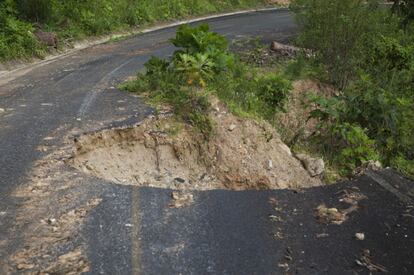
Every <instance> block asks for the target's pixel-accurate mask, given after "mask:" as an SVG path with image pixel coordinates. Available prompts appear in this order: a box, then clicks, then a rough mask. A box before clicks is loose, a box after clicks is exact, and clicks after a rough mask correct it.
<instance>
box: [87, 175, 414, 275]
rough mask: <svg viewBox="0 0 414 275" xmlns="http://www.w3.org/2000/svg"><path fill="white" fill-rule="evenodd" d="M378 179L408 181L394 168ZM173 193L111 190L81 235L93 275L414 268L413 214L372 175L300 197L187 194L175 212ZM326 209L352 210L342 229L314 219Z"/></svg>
mask: <svg viewBox="0 0 414 275" xmlns="http://www.w3.org/2000/svg"><path fill="white" fill-rule="evenodd" d="M376 175H377V177H380V178H383V179H385V178H386V177H389V178H394V179H396V180H398V181H404V180H403V179H401V178H399V176H397V175H396V174H394V173H393V172H392V171H390V170H386V171H384V172H381V173H378V174H376ZM404 184H412V183H408V182H405V183H404ZM172 193H173V191H172V190H168V189H158V188H150V187H141V188H138V187H131V186H115V185H108V186H107V187H106V191H105V193H104V194H103V202H102V203H101V204H100V205H99V206H98V207H97V208H95V209H94V210H93V211H92V213H91V215H90V216H89V217H88V219H87V221H86V224H85V227H84V228H83V232H82V234H83V235H84V236H85V238H86V239H87V240H88V243H89V244H91V245H90V246H89V248H88V253H89V255H90V260H91V270H92V271H93V272H92V273H97V274H99V273H102V274H103V273H105V274H133V273H135V274H138V273H140V274H209V273H211V274H369V273H370V272H388V273H389V274H411V272H412V271H413V270H414V257H413V255H414V254H413V251H414V234H413V232H414V218H413V217H414V208H413V206H412V205H410V204H406V203H404V202H402V201H401V200H400V199H399V198H398V197H397V196H396V195H395V194H393V193H391V192H389V191H387V190H386V189H384V188H383V187H382V186H381V185H380V184H378V182H376V181H375V180H373V179H372V178H370V177H369V176H362V177H361V178H359V179H358V180H356V181H352V182H343V183H338V184H335V185H331V186H325V187H314V188H310V189H304V190H303V191H292V190H274V191H270V190H268V191H253V190H250V191H241V192H240V191H228V190H227V191H226V190H211V191H192V192H191V195H192V197H193V201H192V202H191V203H190V204H189V205H188V206H186V207H180V208H175V207H172V206H171V203H172V201H174V196H172ZM322 204H324V205H326V206H328V207H329V208H331V209H332V208H335V209H337V211H338V212H341V213H346V212H347V211H346V210H347V209H349V207H350V206H355V209H354V210H353V211H351V212H349V213H347V214H346V217H343V218H342V219H341V220H340V221H341V222H340V224H338V223H335V222H334V221H331V222H330V221H329V220H328V221H322V220H321V219H320V218H321V217H320V216H319V212H318V210H317V209H318V207H319V206H320V205H322ZM97 229H98V230H97ZM358 233H359V234H361V233H362V234H363V235H364V239H363V240H362V239H361V238H360V239H358V238H357V237H356V234H358ZM357 236H359V235H357ZM367 253H368V254H369V257H368V256H367Z"/></svg>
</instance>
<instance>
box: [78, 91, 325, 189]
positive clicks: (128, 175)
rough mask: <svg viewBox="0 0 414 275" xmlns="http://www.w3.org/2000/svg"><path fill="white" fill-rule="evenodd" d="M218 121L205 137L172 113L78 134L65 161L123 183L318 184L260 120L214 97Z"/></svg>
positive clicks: (173, 185)
mask: <svg viewBox="0 0 414 275" xmlns="http://www.w3.org/2000/svg"><path fill="white" fill-rule="evenodd" d="M212 105H213V106H212V111H211V112H210V113H209V116H210V118H211V120H212V121H213V123H214V124H215V130H214V131H215V132H214V134H213V136H212V137H211V138H210V139H209V140H206V139H204V138H203V137H202V136H201V135H200V134H198V133H197V131H195V130H194V129H193V128H192V127H191V126H190V125H188V124H185V123H182V122H178V121H177V120H176V119H175V118H174V117H173V116H162V117H160V116H158V117H150V118H148V119H146V120H144V121H143V122H142V123H141V124H140V125H138V126H135V127H130V128H120V129H119V128H118V129H107V130H103V131H99V132H95V133H91V134H85V135H82V136H80V137H78V138H76V140H75V143H76V150H75V152H74V155H73V158H72V159H71V161H70V163H71V165H72V166H74V167H76V168H77V169H79V170H81V171H83V172H85V173H87V174H90V175H93V176H96V177H100V178H104V179H106V180H109V181H112V182H115V183H118V184H126V185H139V186H153V187H162V188H173V189H181V190H187V189H188V190H192V189H196V190H211V189H231V190H246V189H281V188H301V187H312V186H318V185H321V184H322V182H321V180H320V179H319V178H318V177H312V176H310V175H309V173H308V172H307V171H306V170H305V169H304V168H303V166H302V164H301V163H300V161H299V160H297V159H296V158H295V157H294V156H292V153H291V151H290V149H289V148H288V147H287V146H286V145H285V144H284V143H283V142H282V141H281V139H280V137H279V135H278V133H277V132H276V131H275V130H274V129H273V127H272V126H270V125H269V124H267V123H265V122H258V121H255V120H252V119H245V118H239V117H236V116H234V115H232V114H231V113H230V112H229V111H228V109H227V108H226V106H224V105H223V104H222V103H220V102H218V101H217V100H215V99H212Z"/></svg>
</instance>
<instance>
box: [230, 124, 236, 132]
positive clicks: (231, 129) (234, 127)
mask: <svg viewBox="0 0 414 275" xmlns="http://www.w3.org/2000/svg"><path fill="white" fill-rule="evenodd" d="M236 127H237V126H236V125H235V124H231V125H230V126H229V131H230V132H233V131H234V129H236Z"/></svg>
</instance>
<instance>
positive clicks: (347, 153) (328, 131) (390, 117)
mask: <svg viewBox="0 0 414 275" xmlns="http://www.w3.org/2000/svg"><path fill="white" fill-rule="evenodd" d="M404 3H407V2H403V3H396V4H395V5H394V8H393V9H387V8H384V7H383V6H381V5H379V4H378V3H377V2H376V1H370V2H368V3H366V1H358V0H345V1H336V0H323V1H319V0H318V1H316V0H296V1H293V3H292V7H293V10H294V11H295V12H296V15H297V20H298V22H299V24H300V27H301V33H300V35H299V37H298V39H297V40H296V43H297V45H298V46H300V47H302V48H303V49H307V50H303V52H302V54H297V55H296V57H295V58H294V59H289V60H286V59H280V60H277V61H276V62H270V63H269V64H265V63H266V62H264V61H262V60H260V55H261V52H263V51H268V50H267V49H265V50H264V49H263V47H260V46H259V43H257V46H258V47H256V49H254V50H253V51H251V52H250V53H249V55H248V57H247V58H246V55H241V54H238V53H233V52H231V51H229V49H228V42H227V41H226V39H225V38H223V37H221V36H219V35H218V34H216V33H213V32H210V31H209V29H208V26H207V25H201V26H199V27H196V28H191V27H189V26H183V27H181V28H180V29H179V30H178V32H177V36H176V38H175V39H173V40H172V43H173V44H174V45H175V46H176V47H178V48H179V49H178V50H177V51H176V52H175V53H174V54H173V56H172V57H171V58H170V59H159V58H157V57H153V58H152V59H151V60H150V61H149V62H148V63H147V64H146V71H145V72H143V73H139V74H138V76H137V79H136V80H134V81H131V82H128V83H126V84H124V85H123V87H124V88H125V89H127V90H129V91H132V92H138V93H141V94H144V95H146V97H147V98H148V99H149V101H150V102H152V103H153V104H154V106H159V105H160V104H161V105H162V104H168V105H170V106H172V107H173V111H174V112H175V114H176V115H177V116H178V117H179V118H181V119H182V120H184V121H186V122H188V123H189V124H191V125H193V126H194V129H196V130H198V131H200V132H201V133H202V134H203V135H204V136H205V138H206V139H208V138H209V136H211V135H212V134H214V125H213V124H212V123H211V121H210V119H209V116H208V110H209V108H210V99H211V98H212V96H213V97H217V98H219V99H220V100H221V101H222V102H224V103H226V105H227V106H228V107H229V108H230V110H231V111H232V112H233V113H234V114H236V115H238V116H241V117H250V118H255V119H264V120H267V121H268V122H270V123H271V124H272V125H273V126H274V127H276V128H277V129H278V130H279V131H280V132H281V134H282V137H283V136H284V135H283V132H284V131H288V130H292V129H286V128H285V129H283V127H286V126H283V125H282V124H281V123H280V116H279V115H280V114H283V113H284V112H286V111H289V110H290V108H293V105H292V104H293V103H292V102H291V101H290V96H291V91H292V87H293V83H294V82H295V81H297V80H299V79H314V80H315V81H318V83H322V84H323V85H326V86H329V87H331V89H332V90H334V91H335V92H334V93H330V94H329V95H323V94H322V95H321V94H320V93H319V94H318V93H314V91H311V90H309V91H308V92H307V95H306V101H307V107H306V108H308V109H310V111H309V113H308V117H303V118H301V119H303V121H306V122H308V121H311V120H312V121H317V123H316V125H315V127H314V129H313V132H312V133H308V134H307V136H306V137H305V138H301V137H300V134H301V129H296V132H297V134H296V135H295V136H289V138H286V139H285V142H286V143H287V144H289V145H290V146H291V147H292V149H293V150H294V151H297V152H301V151H305V152H308V153H310V154H314V155H319V156H322V157H323V158H324V160H325V162H326V163H327V165H328V170H334V172H333V173H332V174H333V175H338V174H339V175H340V176H342V177H348V176H352V175H353V173H354V172H355V170H356V169H357V168H360V167H364V166H365V165H367V164H368V163H373V162H376V161H377V162H378V161H379V162H381V163H382V165H383V166H391V167H393V168H395V169H397V170H398V171H400V172H402V173H403V174H404V175H406V176H409V177H413V176H414V138H413V137H414V93H413V91H414V82H413V79H414V50H413V47H414V33H413V30H414V28H413V23H412V22H411V21H412V14H411V9H410V8H409V7H410V6H409V5H408V4H404ZM410 3H411V2H410ZM264 64H265V65H264ZM285 137H287V135H286V136H285ZM326 176H327V178H326V180H327V181H332V180H335V179H337V178H338V177H337V176H331V175H326Z"/></svg>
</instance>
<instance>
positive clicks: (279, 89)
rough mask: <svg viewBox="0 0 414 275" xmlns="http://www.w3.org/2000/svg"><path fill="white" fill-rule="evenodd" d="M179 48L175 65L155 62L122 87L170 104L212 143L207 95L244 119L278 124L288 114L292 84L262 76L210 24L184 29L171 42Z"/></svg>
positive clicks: (285, 80)
mask: <svg viewBox="0 0 414 275" xmlns="http://www.w3.org/2000/svg"><path fill="white" fill-rule="evenodd" d="M172 43H173V44H174V45H175V46H176V47H178V49H177V50H176V52H175V53H174V54H173V57H172V58H171V59H170V60H163V59H159V58H156V57H153V58H151V59H150V60H149V61H148V62H147V63H146V64H145V67H146V72H145V73H140V74H138V77H137V80H135V81H132V82H129V83H126V84H124V85H123V88H125V89H127V90H129V91H133V92H147V93H148V98H149V100H150V101H152V102H155V103H160V102H161V103H168V104H171V105H172V106H173V107H174V111H175V113H176V114H177V115H179V116H180V117H181V118H182V119H184V120H185V121H187V122H189V123H190V124H192V125H193V126H194V127H195V128H197V129H198V130H200V132H201V133H202V134H203V135H204V136H205V137H206V138H209V137H210V136H211V134H212V132H214V131H213V130H214V129H213V124H212V123H211V120H210V118H209V116H208V110H209V106H210V105H209V103H208V95H209V94H210V93H214V94H215V95H216V96H218V97H219V98H220V99H221V100H222V101H224V102H226V103H227V104H228V106H229V107H230V108H231V110H232V111H234V112H235V113H236V114H239V115H248V116H255V117H261V118H264V119H268V120H270V121H273V119H274V117H275V114H276V112H278V111H281V110H283V108H284V105H285V102H286V99H287V97H288V94H289V92H290V90H291V88H292V85H291V82H290V81H289V80H287V79H286V78H285V77H283V76H282V75H281V74H276V73H265V74H263V73H260V72H259V71H257V70H256V69H254V68H252V67H251V66H249V65H247V64H244V63H242V62H240V61H239V60H238V59H237V58H235V56H234V55H233V54H231V53H230V52H229V51H228V42H227V40H226V39H225V38H224V37H222V36H220V35H218V34H217V33H214V32H211V31H210V30H209V27H208V26H207V25H200V26H198V27H194V28H193V27H190V26H186V25H185V26H181V27H180V28H179V29H178V31H177V34H176V37H175V38H174V39H172Z"/></svg>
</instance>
